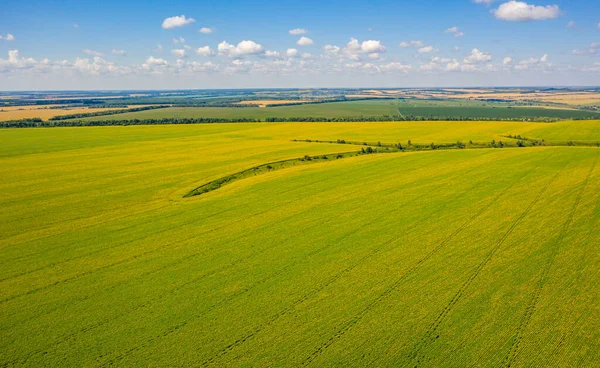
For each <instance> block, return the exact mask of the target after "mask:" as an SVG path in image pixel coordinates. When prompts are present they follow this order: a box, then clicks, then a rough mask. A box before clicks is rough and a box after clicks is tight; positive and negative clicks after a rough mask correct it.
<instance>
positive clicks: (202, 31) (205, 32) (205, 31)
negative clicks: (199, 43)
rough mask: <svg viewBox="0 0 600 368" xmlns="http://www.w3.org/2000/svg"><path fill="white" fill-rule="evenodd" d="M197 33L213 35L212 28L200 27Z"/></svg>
mask: <svg viewBox="0 0 600 368" xmlns="http://www.w3.org/2000/svg"><path fill="white" fill-rule="evenodd" d="M198 32H200V33H204V34H209V33H213V30H212V28H208V27H202V28H200V30H199V31H198Z"/></svg>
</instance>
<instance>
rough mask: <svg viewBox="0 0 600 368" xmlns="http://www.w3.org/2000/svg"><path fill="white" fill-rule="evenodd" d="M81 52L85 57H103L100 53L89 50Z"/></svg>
mask: <svg viewBox="0 0 600 368" xmlns="http://www.w3.org/2000/svg"><path fill="white" fill-rule="evenodd" d="M81 52H83V53H84V54H86V55H92V56H102V55H104V54H103V53H101V52H98V51H94V50H90V49H84V50H81Z"/></svg>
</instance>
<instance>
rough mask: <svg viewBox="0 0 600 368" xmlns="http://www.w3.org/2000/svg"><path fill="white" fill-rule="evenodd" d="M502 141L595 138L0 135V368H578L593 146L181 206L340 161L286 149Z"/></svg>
mask: <svg viewBox="0 0 600 368" xmlns="http://www.w3.org/2000/svg"><path fill="white" fill-rule="evenodd" d="M379 102H380V103H381V105H370V104H372V103H373V102H371V101H369V102H364V103H363V104H364V105H365V106H374V107H373V110H372V111H379V110H381V108H382V106H388V107H389V106H391V105H388V104H386V103H385V102H381V101H379ZM326 105H327V104H322V105H311V106H310V108H311V109H317V110H318V109H327V108H328V107H327V106H326ZM339 105H342V104H339V103H338V104H337V106H339ZM354 106H357V105H354ZM306 107H308V106H305V107H303V106H293V107H285V108H284V107H280V108H274V109H277V110H278V111H283V110H280V109H291V110H292V111H294V110H293V109H298V108H306ZM393 107H394V108H395V105H394V106H393ZM363 108H365V109H366V107H364V106H362V107H359V108H357V110H353V111H363ZM390 108H392V107H390ZM482 108H483V107H482ZM175 110H176V109H165V110H154V111H144V112H139V113H135V114H121V115H115V118H118V119H130V118H134V116H133V115H136V116H135V118H143V117H141V116H143V115H144V114H152V115H154V116H153V117H160V116H156V114H172V113H173V111H175ZM208 110H209V109H208V108H202V109H192V108H186V109H179V115H180V117H183V116H182V115H183V114H184V113H185V114H190V115H189V116H198V115H197V114H198V111H208ZM219 110H220V111H223V113H224V114H226V113H227V111H229V110H228V109H219ZM230 110H231V109H230ZM494 110H496V111H497V110H499V109H498V108H496V109H494ZM511 110H512V109H511ZM232 111H240V113H245V116H247V113H248V112H250V111H256V112H257V113H263V111H266V112H267V113H269V111H270V109H268V108H264V109H251V108H241V109H233V110H232ZM288 111H289V110H288ZM295 111H299V110H295ZM321 111H324V110H321ZM344 111H346V110H344ZM365 111H366V110H365ZM370 111H371V110H370ZM194 114H196V115H194ZM290 114H291V115H293V114H292V113H290ZM354 114H355V113H353V115H354ZM380 114H381V113H380V112H378V113H377V115H380ZM125 115H132V116H128V117H126V116H125ZM365 115H366V114H365ZM275 116H280V115H275ZM340 116H343V115H340ZM146 117H147V116H146ZM169 117H170V116H169ZM101 118H102V119H107V118H109V117H101ZM509 134H511V135H516V134H519V135H522V136H525V137H528V138H535V139H544V140H545V141H547V142H549V143H552V142H568V141H577V142H598V141H600V121H565V122H560V123H551V124H546V123H519V122H414V123H287V124H283V123H280V124H266V123H248V124H242V123H235V124H205V125H202V124H200V125H185V126H184V125H168V126H115V127H80V128H35V129H2V130H0V143H1V144H0V176H1V177H2V181H0V189H1V190H2V193H3V195H2V197H1V198H0V249H2V251H1V253H0V264H1V265H2V267H1V268H0V284H1V287H0V366H31V367H38V366H60V367H62V366H123V367H128V366H235V367H238V366H272V365H276V366H292V367H295V366H306V365H310V366H314V367H321V366H356V367H362V366H366V365H371V366H407V367H415V366H418V367H437V366H494V367H495V366H511V367H525V366H528V367H530V366H536V367H538V366H539V367H541V366H562V367H573V366H585V367H587V366H594V365H595V364H597V363H594V362H598V361H599V360H600V316H599V310H598V305H600V289H599V288H598V279H599V277H600V268H599V267H598V265H599V262H600V252H599V249H598V246H599V245H600V164H599V163H598V161H600V148H596V147H577V146H573V147H555V146H546V147H527V148H497V149H486V148H482V149H461V150H458V149H456V150H437V151H423V152H398V153H389V154H373V155H364V156H358V157H350V158H343V159H339V160H331V161H329V160H327V162H316V163H310V164H305V165H300V166H295V167H288V168H284V169H281V170H276V171H272V172H264V173H261V174H259V175H256V176H254V177H246V178H244V179H241V180H238V181H235V182H232V183H230V184H228V185H226V186H223V187H221V188H219V189H217V190H214V191H211V192H208V193H205V194H202V195H201V196H197V197H190V198H184V195H185V194H187V193H189V192H190V191H191V190H193V189H194V188H197V187H198V186H200V185H202V184H205V183H207V182H209V181H211V180H214V179H218V178H220V177H223V176H225V175H229V174H233V173H236V172H239V171H242V170H245V169H247V168H250V167H253V166H257V165H262V164H265V163H269V162H274V161H280V160H286V159H292V158H299V157H303V156H304V155H319V154H320V155H323V154H331V153H337V152H346V151H349V150H353V149H359V148H360V147H356V146H351V145H338V144H325V143H314V142H313V143H308V142H293V141H292V140H293V139H312V140H315V139H319V140H337V139H345V140H354V141H369V142H377V141H381V142H384V143H396V142H402V143H405V142H407V141H408V140H411V141H412V142H413V143H423V144H429V143H431V142H435V143H438V144H441V143H454V142H456V141H457V140H461V141H463V142H468V141H470V140H472V141H475V142H489V141H491V140H492V139H494V140H500V139H502V140H506V139H507V138H506V137H505V136H506V135H509Z"/></svg>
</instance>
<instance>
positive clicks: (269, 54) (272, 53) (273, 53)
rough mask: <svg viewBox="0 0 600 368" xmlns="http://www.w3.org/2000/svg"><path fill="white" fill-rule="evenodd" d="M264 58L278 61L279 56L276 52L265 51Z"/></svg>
mask: <svg viewBox="0 0 600 368" xmlns="http://www.w3.org/2000/svg"><path fill="white" fill-rule="evenodd" d="M265 57H268V58H274V59H278V58H280V57H281V54H280V53H279V52H278V51H271V50H267V51H265Z"/></svg>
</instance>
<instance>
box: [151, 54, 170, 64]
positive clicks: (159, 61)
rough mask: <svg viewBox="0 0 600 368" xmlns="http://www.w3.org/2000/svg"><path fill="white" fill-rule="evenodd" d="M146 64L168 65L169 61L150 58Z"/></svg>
mask: <svg viewBox="0 0 600 368" xmlns="http://www.w3.org/2000/svg"><path fill="white" fill-rule="evenodd" d="M146 64H148V65H167V64H168V63H167V61H166V60H165V59H161V58H155V57H154V56H150V57H149V58H147V59H146Z"/></svg>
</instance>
